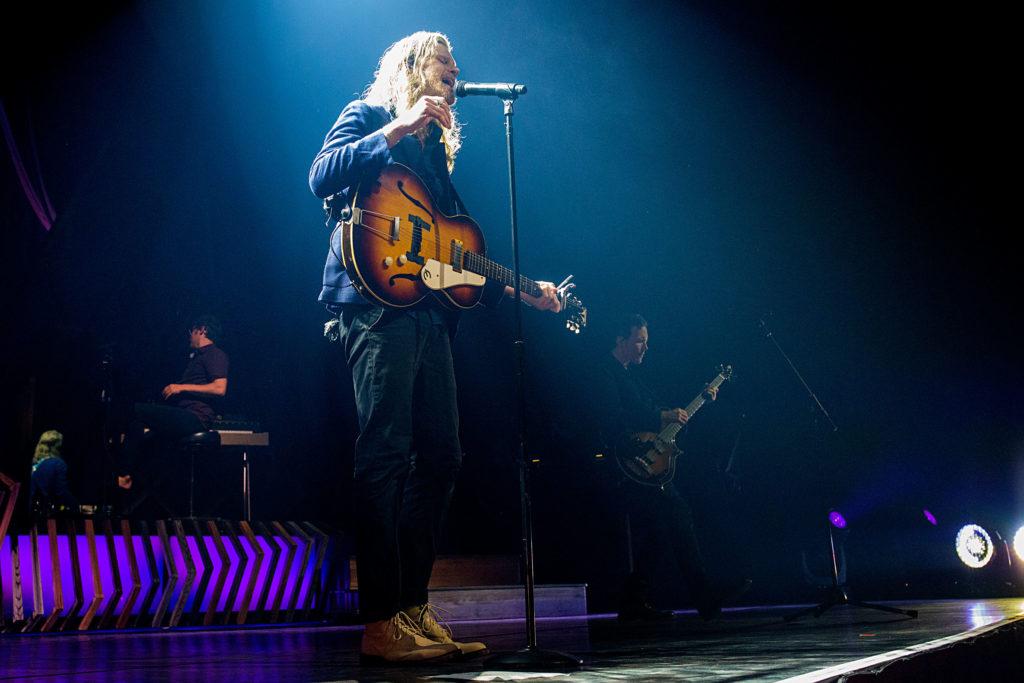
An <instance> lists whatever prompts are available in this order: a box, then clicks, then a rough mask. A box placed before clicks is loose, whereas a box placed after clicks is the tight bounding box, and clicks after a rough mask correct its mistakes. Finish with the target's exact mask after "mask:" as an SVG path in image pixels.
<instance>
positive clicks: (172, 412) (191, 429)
mask: <svg viewBox="0 0 1024 683" xmlns="http://www.w3.org/2000/svg"><path fill="white" fill-rule="evenodd" d="M147 427H148V428H149V430H150V431H149V434H147V433H146V428H147ZM202 431H206V426H205V425H204V424H203V423H202V421H201V420H200V419H199V417H198V416H197V415H196V414H195V413H193V412H192V411H191V410H185V409H184V408H177V407H175V406H164V405H159V404H157V403H136V404H135V418H134V419H133V420H132V421H131V423H129V425H128V431H127V433H126V434H125V439H124V448H122V449H121V458H120V460H119V461H118V470H119V471H118V474H131V475H133V476H134V474H135V473H136V472H135V470H136V469H137V468H139V466H140V465H142V464H143V463H141V462H140V460H141V457H142V456H141V451H142V449H143V446H144V444H146V442H147V441H152V440H164V441H174V440H177V439H181V438H184V437H186V436H188V435H190V434H195V433H197V432H202ZM143 469H147V468H145V467H144V468H143Z"/></svg>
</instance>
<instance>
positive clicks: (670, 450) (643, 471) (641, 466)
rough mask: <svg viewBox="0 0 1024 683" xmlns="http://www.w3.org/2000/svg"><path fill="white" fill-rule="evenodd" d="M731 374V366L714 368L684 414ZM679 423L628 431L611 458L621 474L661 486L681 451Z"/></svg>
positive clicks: (698, 405) (697, 406)
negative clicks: (647, 429)
mask: <svg viewBox="0 0 1024 683" xmlns="http://www.w3.org/2000/svg"><path fill="white" fill-rule="evenodd" d="M731 377H732V366H731V365H723V366H719V368H718V375H717V376H716V377H715V378H714V379H713V380H711V381H710V382H708V386H707V388H706V389H705V390H704V391H702V392H700V394H698V395H697V397H696V398H695V399H693V400H692V401H690V405H688V406H686V414H687V415H689V416H690V417H691V418H692V417H693V416H694V415H696V414H697V411H698V410H700V409H701V407H703V405H704V404H705V403H706V402H707V400H708V397H709V396H710V392H711V390H712V389H718V387H720V386H722V383H723V382H725V381H726V380H728V379H729V378H731ZM682 427H683V425H681V424H680V423H678V422H673V423H672V424H670V425H668V426H667V427H665V428H664V429H662V430H661V432H660V433H658V434H655V433H654V432H636V433H634V434H631V435H630V436H629V438H628V439H626V440H625V443H623V444H620V445H619V446H618V448H616V452H615V459H616V461H617V462H618V463H619V467H620V468H622V472H623V474H625V475H626V476H627V477H629V478H630V479H632V480H633V481H635V482H636V483H638V484H644V485H646V486H657V487H659V488H660V487H662V486H665V485H666V484H668V483H669V482H670V481H672V477H674V476H675V474H676V459H677V458H678V457H679V455H680V454H682V451H681V450H679V447H678V446H676V436H677V435H678V434H679V430H680V429H682Z"/></svg>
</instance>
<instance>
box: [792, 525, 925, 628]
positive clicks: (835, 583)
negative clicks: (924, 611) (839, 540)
mask: <svg viewBox="0 0 1024 683" xmlns="http://www.w3.org/2000/svg"><path fill="white" fill-rule="evenodd" d="M832 527H833V525H832V523H831V521H830V522H829V523H828V545H829V552H830V553H831V559H832V566H831V569H832V585H831V586H830V587H829V589H828V593H827V594H826V595H825V599H824V600H822V601H821V602H820V603H818V604H817V605H814V606H813V607H807V608H805V609H802V610H798V611H796V612H793V613H792V614H788V615H786V616H785V617H784V618H783V620H784V621H794V620H796V619H799V618H800V617H802V616H805V615H807V614H813V615H814V616H815V618H817V617H820V616H821V615H822V614H824V613H825V612H827V611H829V610H830V609H832V608H833V607H836V606H839V605H850V606H851V607H864V608H866V609H873V610H877V611H879V612H889V613H891V614H902V615H903V616H905V617H910V618H911V619H916V618H917V610H916V609H901V608H899V607H890V606H888V605H877V604H875V603H871V602H861V601H860V600H851V599H850V596H849V594H848V593H847V592H846V586H843V585H840V583H839V562H838V560H837V559H836V539H835V531H834V529H833V528H832Z"/></svg>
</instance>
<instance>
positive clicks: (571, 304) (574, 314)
mask: <svg viewBox="0 0 1024 683" xmlns="http://www.w3.org/2000/svg"><path fill="white" fill-rule="evenodd" d="M562 312H563V313H565V329H567V330H569V331H570V332H572V333H573V334H579V333H580V330H582V329H583V328H584V327H586V326H587V307H586V306H584V305H583V302H582V301H580V300H579V299H577V298H576V297H575V296H573V295H572V294H570V293H569V292H565V293H564V294H563V295H562Z"/></svg>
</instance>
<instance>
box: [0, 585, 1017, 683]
mask: <svg viewBox="0 0 1024 683" xmlns="http://www.w3.org/2000/svg"><path fill="white" fill-rule="evenodd" d="M900 606H908V607H912V608H914V609H917V610H919V612H920V616H919V618H917V619H908V618H905V617H902V616H897V615H890V614H885V613H881V612H874V611H870V610H864V609H858V608H851V607H840V608H835V609H833V610H831V611H830V612H828V613H826V614H825V615H824V616H822V617H820V618H818V619H814V618H813V617H804V618H802V619H800V620H798V621H795V622H791V623H784V622H783V621H782V616H783V615H785V614H787V613H789V612H790V611H791V610H792V609H795V606H794V607H793V608H788V607H748V608H736V609H730V610H726V611H725V613H724V614H723V616H722V618H721V619H720V620H718V621H715V622H711V623H705V622H702V621H701V620H700V619H699V618H698V617H697V616H696V614H694V613H693V612H679V613H677V614H676V616H675V618H674V619H673V620H672V621H670V622H662V623H652V624H641V625H625V624H619V623H618V622H617V621H616V620H615V619H614V618H612V617H610V616H607V615H605V616H591V617H588V618H575V619H546V620H542V621H541V622H540V623H539V629H538V630H539V638H538V640H539V644H540V647H541V648H544V649H557V650H563V651H566V652H572V653H574V654H577V655H579V656H580V657H582V658H583V660H584V665H583V667H582V668H581V669H578V670H570V671H564V670H563V671H562V672H559V670H558V669H550V668H549V669H544V668H538V669H536V670H535V675H534V676H533V677H531V678H530V680H535V681H537V680H559V681H602V680H606V681H611V680H648V681H650V680H677V681H678V680H681V681H687V680H693V681H697V680H700V681H738V680H743V681H753V680H760V681H778V680H784V679H787V678H791V677H799V679H800V680H801V681H803V680H806V681H811V680H821V679H822V678H824V677H825V674H826V673H827V672H826V671H824V670H826V669H828V668H829V667H836V666H837V665H848V664H849V663H851V662H856V661H859V660H864V659H865V658H869V657H873V656H877V655H882V654H883V653H889V652H892V651H895V650H902V649H905V648H911V647H915V646H921V645H922V644H925V643H930V642H931V641H936V640H938V639H944V638H949V637H951V636H953V637H955V636H958V635H961V634H974V633H978V632H980V631H982V630H988V629H992V628H998V627H999V626H1000V625H1001V624H1003V623H1005V621H1004V620H1013V619H1015V618H1017V617H1019V616H1020V615H1022V614H1024V599H1001V600H945V601H926V602H914V603H900ZM454 629H455V634H456V637H460V638H463V639H469V638H472V639H481V640H484V641H485V642H487V643H488V645H489V646H490V647H491V649H492V651H502V650H514V649H517V648H519V647H521V646H522V645H524V644H525V635H524V624H523V622H522V621H521V620H519V621H502V622H474V623H461V624H454ZM360 633H361V629H360V628H358V627H322V626H321V627H291V628H262V629H247V630H215V631H211V630H192V631H176V632H156V631H136V632H131V633H114V632H106V633H91V634H88V635H74V634H54V635H28V636H21V635H0V680H5V681H7V680H32V681H64V680H70V679H73V680H75V681H76V683H82V682H86V681H147V682H152V681H189V682H190V683H199V682H200V681H203V682H205V681H233V682H236V683H241V682H243V681H352V680H359V681H415V680H425V679H428V678H429V679H430V680H473V679H474V678H476V679H477V680H484V679H483V678H481V674H483V673H494V672H495V671H494V667H492V666H488V665H487V663H486V662H461V663H459V662H449V663H445V664H437V665H431V666H420V667H416V668H396V667H361V666H360V665H359V661H358V646H359V637H360ZM862 664H863V663H862ZM854 668H859V667H858V666H855V667H854ZM836 671H837V670H836V669H833V670H832V675H835V672H836ZM543 672H548V673H550V674H551V675H549V676H536V674H537V673H543ZM513 675H517V676H522V673H519V674H513ZM504 679H505V680H511V675H509V676H507V677H505V678H504ZM490 680H501V679H490Z"/></svg>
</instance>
